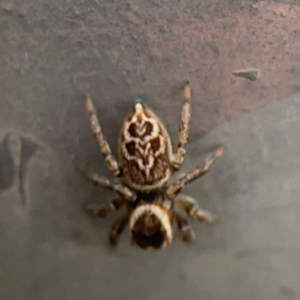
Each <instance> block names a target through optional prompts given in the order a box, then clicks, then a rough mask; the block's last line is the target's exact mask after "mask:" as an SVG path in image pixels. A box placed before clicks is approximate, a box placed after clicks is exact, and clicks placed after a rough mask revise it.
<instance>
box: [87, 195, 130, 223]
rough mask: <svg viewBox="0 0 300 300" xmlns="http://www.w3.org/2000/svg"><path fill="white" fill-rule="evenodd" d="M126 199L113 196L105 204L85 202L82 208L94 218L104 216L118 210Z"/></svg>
mask: <svg viewBox="0 0 300 300" xmlns="http://www.w3.org/2000/svg"><path fill="white" fill-rule="evenodd" d="M126 202H127V200H126V199H125V198H120V197H118V198H114V199H112V200H111V201H110V202H108V203H107V204H104V205H103V204H102V205H100V204H98V203H87V204H85V205H84V210H85V211H86V212H87V213H88V214H89V215H91V216H92V217H94V218H105V217H106V216H107V215H109V214H112V213H114V212H116V211H118V210H119V209H120V208H121V207H122V206H123V205H124V204H125V203H126Z"/></svg>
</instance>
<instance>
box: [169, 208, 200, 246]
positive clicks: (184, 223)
mask: <svg viewBox="0 0 300 300" xmlns="http://www.w3.org/2000/svg"><path fill="white" fill-rule="evenodd" d="M174 216H175V221H176V223H177V227H178V229H179V232H180V236H181V238H182V240H183V241H184V242H186V243H187V244H192V243H193V242H194V241H195V234H194V231H193V229H192V227H191V225H190V223H189V221H188V220H187V218H186V217H185V216H184V214H183V212H182V211H180V210H178V209H175V211H174Z"/></svg>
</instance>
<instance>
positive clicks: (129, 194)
mask: <svg viewBox="0 0 300 300" xmlns="http://www.w3.org/2000/svg"><path fill="white" fill-rule="evenodd" d="M76 170H77V171H78V172H79V173H80V174H81V175H82V176H84V177H85V178H87V179H88V180H90V181H91V182H92V183H93V184H95V185H97V186H101V187H103V188H105V189H108V190H111V191H114V192H116V193H117V194H119V195H120V196H121V197H122V198H124V199H125V200H127V201H134V200H135V198H136V193H135V192H134V191H132V190H130V189H129V188H128V187H126V186H125V185H123V184H122V183H121V182H118V183H115V182H111V181H110V180H109V179H107V178H105V177H99V176H98V175H97V174H88V173H87V172H86V171H85V170H83V169H82V168H76Z"/></svg>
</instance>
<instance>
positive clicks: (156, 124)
mask: <svg viewBox="0 0 300 300" xmlns="http://www.w3.org/2000/svg"><path fill="white" fill-rule="evenodd" d="M119 156H120V160H121V166H122V170H123V174H124V177H125V179H126V181H127V182H128V184H129V185H130V186H132V187H133V188H134V189H136V190H141V191H146V190H152V189H156V188H159V187H161V186H162V185H163V184H164V183H165V182H166V181H167V180H168V179H169V177H170V175H171V157H172V145H171V141H170V137H169V135H168V133H167V131H166V129H165V128H164V126H163V124H162V123H161V121H160V120H159V119H158V118H157V116H155V114H154V113H153V112H152V111H150V110H148V109H145V108H143V107H142V105H141V104H140V103H138V104H136V105H135V108H134V110H133V111H132V112H131V113H130V114H129V115H128V117H127V119H126V120H125V122H124V125H123V128H122V130H121V134H120V139H119Z"/></svg>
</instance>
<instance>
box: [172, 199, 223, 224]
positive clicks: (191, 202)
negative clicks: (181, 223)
mask: <svg viewBox="0 0 300 300" xmlns="http://www.w3.org/2000/svg"><path fill="white" fill-rule="evenodd" d="M175 205H177V206H179V207H180V208H182V209H184V210H185V211H186V212H187V213H188V214H189V215H190V216H191V217H192V218H193V219H194V220H196V221H199V222H204V223H206V224H214V223H215V222H217V220H218V218H217V216H216V215H213V214H211V213H210V212H208V211H206V210H203V209H201V208H200V207H199V206H198V203H197V201H196V200H195V199H194V198H192V197H190V196H187V195H178V196H177V198H176V199H175Z"/></svg>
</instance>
